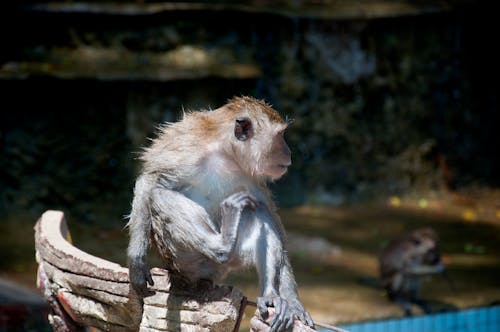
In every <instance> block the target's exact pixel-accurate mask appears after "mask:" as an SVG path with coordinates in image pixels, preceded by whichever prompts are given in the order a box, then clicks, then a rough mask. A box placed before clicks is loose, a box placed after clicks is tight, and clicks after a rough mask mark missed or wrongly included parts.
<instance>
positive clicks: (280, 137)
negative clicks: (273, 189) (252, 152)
mask: <svg viewBox="0 0 500 332" xmlns="http://www.w3.org/2000/svg"><path fill="white" fill-rule="evenodd" d="M284 132H285V129H283V130H278V132H277V133H276V134H275V135H274V137H271V138H270V140H271V144H270V145H271V149H270V151H269V153H268V154H267V157H266V160H265V161H264V164H263V168H262V171H263V173H264V174H265V175H266V176H268V177H270V178H271V179H272V180H276V179H279V178H280V177H282V176H283V175H284V174H285V173H286V171H287V169H288V167H289V166H290V165H291V164H292V154H291V152H290V148H288V145H287V144H286V141H285V138H284Z"/></svg>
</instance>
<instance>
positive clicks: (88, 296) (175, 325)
mask: <svg viewBox="0 0 500 332" xmlns="http://www.w3.org/2000/svg"><path fill="white" fill-rule="evenodd" d="M68 239H70V235H69V232H68V230H67V226H66V223H65V221H64V215H63V213H62V212H60V211H47V212H45V213H44V214H43V215H42V217H41V218H40V220H39V221H38V223H37V224H36V226H35V242H36V243H35V245H36V251H37V255H36V256H37V261H38V264H39V271H38V286H39V288H40V289H41V290H42V291H43V294H44V296H45V298H46V299H47V301H48V302H49V304H50V305H51V307H52V309H53V311H52V314H51V317H50V322H51V324H52V326H53V328H54V330H56V331H79V330H81V328H82V327H84V326H85V327H86V326H92V327H96V328H98V329H100V330H104V331H134V330H140V331H176V330H182V331H191V330H193V331H204V330H206V331H231V330H232V329H234V326H235V324H236V321H237V319H238V313H239V309H240V306H241V302H242V299H243V295H242V294H241V292H240V291H239V290H237V289H236V288H233V287H230V286H215V287H213V288H211V289H207V290H205V289H203V290H196V291H195V290H185V289H182V290H177V289H174V287H172V282H171V280H170V278H169V274H168V272H167V271H165V270H161V269H158V268H155V269H152V270H151V272H152V276H153V280H154V282H155V286H154V287H152V288H151V289H152V290H153V291H154V294H153V295H152V296H149V297H147V298H145V299H144V306H143V304H142V301H140V300H139V299H138V298H137V297H136V295H135V293H134V292H133V291H132V290H131V288H130V284H129V278H128V269H127V268H124V267H122V266H120V265H118V264H115V263H112V262H109V261H107V260H104V259H101V258H98V257H95V256H92V255H90V254H88V253H85V252H83V251H81V250H79V249H78V248H76V247H74V246H73V245H71V244H70V243H69V242H68V241H67V240H68ZM171 290H172V291H171Z"/></svg>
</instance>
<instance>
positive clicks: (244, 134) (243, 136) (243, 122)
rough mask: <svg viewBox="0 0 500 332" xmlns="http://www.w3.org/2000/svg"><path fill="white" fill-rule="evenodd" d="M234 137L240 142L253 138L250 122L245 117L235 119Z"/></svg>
mask: <svg viewBox="0 0 500 332" xmlns="http://www.w3.org/2000/svg"><path fill="white" fill-rule="evenodd" d="M234 136H235V137H236V138H237V139H238V140H240V141H246V140H247V139H249V138H252V137H253V127H252V121H251V120H250V119H249V118H247V117H240V118H237V119H236V121H235V124H234Z"/></svg>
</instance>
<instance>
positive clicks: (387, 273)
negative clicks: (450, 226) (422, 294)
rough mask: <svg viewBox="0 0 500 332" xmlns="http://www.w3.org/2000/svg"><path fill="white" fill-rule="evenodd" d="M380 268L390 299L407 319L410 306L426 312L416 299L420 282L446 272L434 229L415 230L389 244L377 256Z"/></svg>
mask: <svg viewBox="0 0 500 332" xmlns="http://www.w3.org/2000/svg"><path fill="white" fill-rule="evenodd" d="M379 267H380V277H381V281H382V286H383V287H384V288H385V290H386V291H387V295H388V297H389V299H391V300H392V301H394V302H395V303H397V304H399V305H400V306H401V307H402V308H403V310H404V313H405V315H406V316H411V315H412V311H411V305H412V304H416V305H418V306H420V307H421V308H422V310H423V311H424V312H426V313H428V312H429V306H428V304H427V303H426V302H425V301H423V300H421V299H420V298H419V290H420V287H421V284H422V281H423V279H424V278H425V277H427V276H431V275H435V274H439V273H442V272H444V270H445V268H444V265H443V264H442V263H441V256H440V252H439V239H438V236H437V234H436V232H435V231H434V230H433V229H431V228H420V229H416V230H414V231H412V232H410V233H408V234H405V235H403V236H401V237H400V238H397V239H395V240H394V241H392V242H390V243H389V244H388V245H387V246H386V247H385V248H384V249H383V250H382V251H381V253H380V255H379Z"/></svg>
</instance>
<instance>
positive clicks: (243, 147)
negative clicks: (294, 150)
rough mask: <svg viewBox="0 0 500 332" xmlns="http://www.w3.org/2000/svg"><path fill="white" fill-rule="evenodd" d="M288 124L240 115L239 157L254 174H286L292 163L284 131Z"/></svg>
mask: <svg viewBox="0 0 500 332" xmlns="http://www.w3.org/2000/svg"><path fill="white" fill-rule="evenodd" d="M286 127H287V125H286V124H284V123H274V122H270V121H260V122H259V121H254V120H252V119H250V118H249V117H239V118H237V119H236V121H235V127H234V136H235V138H236V139H237V140H238V141H239V142H238V146H239V149H238V150H239V154H240V157H239V159H241V160H242V163H243V164H244V165H243V166H244V167H245V168H248V169H249V172H250V173H251V174H254V175H257V176H264V177H267V178H270V179H271V180H277V179H279V178H280V177H282V176H283V175H284V174H285V173H286V171H287V169H288V167H289V166H290V165H291V164H292V158H291V152H290V149H289V148H288V145H287V144H286V141H285V138H284V133H285V129H286Z"/></svg>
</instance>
